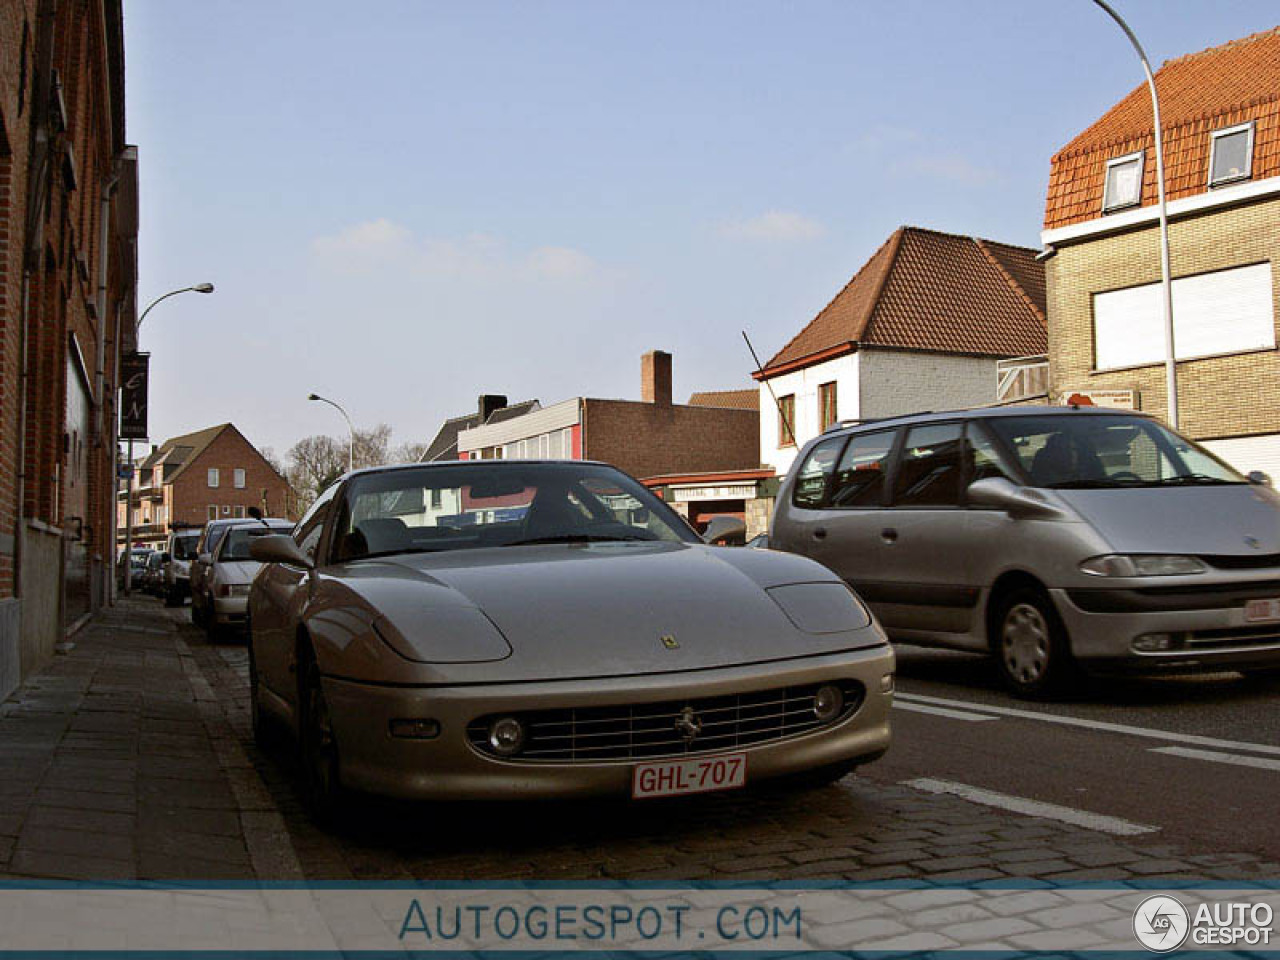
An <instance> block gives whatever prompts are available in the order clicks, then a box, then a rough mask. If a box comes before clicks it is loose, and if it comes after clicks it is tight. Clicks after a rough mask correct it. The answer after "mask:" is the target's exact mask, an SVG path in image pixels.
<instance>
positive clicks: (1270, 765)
mask: <svg viewBox="0 0 1280 960" xmlns="http://www.w3.org/2000/svg"><path fill="white" fill-rule="evenodd" d="M1151 752H1152V753H1165V754H1168V755H1169V756H1173V757H1187V758H1189V759H1191V760H1212V761H1214V762H1215V763H1234V764H1235V765H1236V766H1240V767H1257V768H1258V769H1259V770H1280V760H1268V759H1267V758H1266V757H1246V756H1244V755H1243V754H1240V753H1220V752H1218V751H1216V750H1190V749H1188V748H1187V747H1152V748H1151Z"/></svg>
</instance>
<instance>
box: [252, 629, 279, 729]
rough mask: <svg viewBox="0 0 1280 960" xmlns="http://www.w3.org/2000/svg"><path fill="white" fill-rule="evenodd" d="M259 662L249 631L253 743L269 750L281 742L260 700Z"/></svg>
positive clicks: (273, 723)
mask: <svg viewBox="0 0 1280 960" xmlns="http://www.w3.org/2000/svg"><path fill="white" fill-rule="evenodd" d="M258 685H259V680H258V661H257V659H256V658H255V657H254V655H253V631H252V630H250V631H249V723H250V725H251V727H252V728H253V742H254V743H256V744H257V745H258V746H259V747H261V748H262V749H263V750H269V749H271V748H272V747H274V746H276V744H277V743H278V742H279V737H278V736H277V734H278V733H279V730H278V726H277V724H276V723H275V722H274V721H273V720H272V718H271V717H269V716H267V713H266V711H265V710H263V709H262V703H261V701H260V700H259V698H258Z"/></svg>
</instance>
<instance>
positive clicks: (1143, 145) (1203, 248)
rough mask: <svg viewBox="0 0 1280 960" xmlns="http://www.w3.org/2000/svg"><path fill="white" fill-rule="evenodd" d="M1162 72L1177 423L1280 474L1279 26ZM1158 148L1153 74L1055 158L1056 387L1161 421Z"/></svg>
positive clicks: (1052, 333) (1049, 276) (1048, 240)
mask: <svg viewBox="0 0 1280 960" xmlns="http://www.w3.org/2000/svg"><path fill="white" fill-rule="evenodd" d="M1156 83H1157V89H1158V90H1159V93H1160V98H1161V113H1162V120H1163V121H1164V130H1163V133H1164V142H1165V152H1166V159H1165V168H1166V169H1165V174H1166V176H1165V180H1166V192H1167V196H1168V209H1169V217H1170V228H1169V241H1170V242H1169V248H1170V263H1171V273H1172V276H1173V302H1174V349H1175V356H1176V357H1177V361H1178V362H1177V380H1178V408H1179V409H1178V413H1179V418H1178V419H1179V424H1178V425H1179V429H1180V430H1181V431H1182V432H1183V433H1186V434H1187V435H1189V436H1191V437H1192V438H1194V439H1197V440H1200V441H1202V442H1204V443H1205V445H1206V446H1208V447H1210V448H1211V449H1213V450H1214V451H1215V452H1217V453H1218V454H1219V455H1221V456H1223V457H1224V458H1226V459H1227V460H1228V461H1230V462H1231V463H1233V465H1235V466H1236V467H1238V468H1240V469H1242V470H1246V471H1247V470H1253V469H1260V470H1264V471H1266V472H1268V473H1271V474H1272V475H1274V476H1280V352H1277V349H1276V347H1277V343H1280V327H1278V326H1277V318H1280V278H1278V277H1277V275H1276V272H1275V269H1274V263H1275V261H1276V259H1277V257H1278V256H1280V30H1272V31H1269V32H1267V33H1264V34H1258V35H1255V36H1252V37H1246V38H1244V39H1242V40H1237V41H1234V42H1232V43H1229V44H1225V45H1223V46H1221V47H1215V48H1212V49H1210V50H1206V51H1202V52H1200V53H1197V54H1192V55H1190V56H1187V57H1183V58H1180V59H1178V60H1173V61H1169V62H1167V63H1166V64H1164V66H1162V67H1161V69H1160V70H1159V71H1158V73H1157V74H1156ZM1153 149H1154V148H1153V137H1152V123H1151V104H1150V98H1149V95H1148V93H1147V89H1146V87H1145V85H1144V86H1142V87H1139V88H1137V89H1135V90H1134V91H1133V92H1132V93H1130V94H1129V96H1128V97H1126V98H1125V99H1124V100H1123V101H1121V102H1120V103H1119V104H1117V105H1116V106H1115V107H1113V108H1112V109H1111V110H1110V111H1108V112H1107V114H1105V115H1104V116H1103V117H1102V118H1101V119H1099V120H1098V122H1097V123H1095V124H1094V125H1092V126H1091V127H1089V129H1087V130H1085V131H1084V132H1083V133H1081V134H1080V135H1079V136H1078V137H1076V138H1075V139H1074V140H1073V141H1072V142H1071V143H1070V144H1068V145H1067V146H1066V147H1064V148H1063V149H1062V150H1061V151H1060V152H1059V153H1058V154H1057V155H1056V156H1055V157H1054V158H1053V169H1052V173H1051V176H1050V183H1049V191H1048V197H1047V202H1046V210H1045V231H1044V234H1043V241H1044V244H1045V247H1046V249H1047V251H1048V254H1049V255H1048V256H1047V258H1046V260H1045V280H1046V284H1047V308H1048V317H1049V359H1050V371H1051V372H1050V380H1051V385H1050V390H1051V394H1052V397H1053V399H1054V400H1056V401H1060V402H1061V401H1066V400H1069V399H1070V398H1071V397H1072V396H1073V395H1076V394H1083V395H1085V396H1093V397H1099V395H1101V394H1104V393H1105V392H1109V396H1107V398H1106V401H1105V402H1111V403H1117V404H1119V405H1127V404H1128V403H1132V405H1133V406H1135V407H1137V408H1138V409H1142V410H1145V411H1148V412H1151V413H1154V414H1156V415H1157V416H1160V417H1162V418H1166V419H1167V416H1168V394H1167V390H1166V385H1165V366H1164V358H1165V354H1166V345H1165V336H1164V327H1163V320H1162V312H1161V306H1160V304H1161V300H1160V287H1159V283H1160V251H1159V233H1158V226H1157V223H1158V221H1157V207H1156V184H1155V161H1154V153H1153Z"/></svg>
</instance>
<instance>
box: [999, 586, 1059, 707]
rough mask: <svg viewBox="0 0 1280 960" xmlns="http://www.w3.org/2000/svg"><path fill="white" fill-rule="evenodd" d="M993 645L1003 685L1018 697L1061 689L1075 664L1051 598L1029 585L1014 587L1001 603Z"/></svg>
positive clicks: (1038, 695)
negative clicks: (1015, 588)
mask: <svg viewBox="0 0 1280 960" xmlns="http://www.w3.org/2000/svg"><path fill="white" fill-rule="evenodd" d="M994 647H995V649H994V653H995V656H996V662H997V664H998V665H999V667H1000V676H1001V678H1002V679H1003V680H1004V683H1005V686H1007V687H1008V688H1009V689H1010V690H1011V691H1013V693H1015V694H1017V695H1018V696H1020V697H1042V696H1045V695H1047V694H1049V693H1052V692H1054V691H1056V690H1058V689H1060V688H1061V687H1062V686H1063V684H1064V683H1065V682H1066V679H1067V677H1068V675H1069V674H1070V673H1071V672H1072V667H1073V666H1074V664H1073V663H1072V661H1071V649H1070V643H1069V641H1068V639H1067V631H1066V630H1065V629H1064V628H1063V626H1062V622H1061V621H1060V620H1059V619H1058V612H1057V611H1056V610H1055V609H1054V608H1053V602H1052V601H1051V600H1050V599H1049V597H1048V596H1047V595H1046V594H1045V593H1044V591H1042V590H1037V589H1035V588H1032V587H1023V588H1021V589H1019V590H1015V591H1013V592H1012V593H1010V594H1009V595H1008V596H1007V597H1005V598H1004V601H1003V602H1002V603H1001V604H1000V608H999V611H998V613H997V616H996V635H995V643H994Z"/></svg>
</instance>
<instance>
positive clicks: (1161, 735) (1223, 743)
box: [893, 691, 1280, 757]
mask: <svg viewBox="0 0 1280 960" xmlns="http://www.w3.org/2000/svg"><path fill="white" fill-rule="evenodd" d="M893 696H894V700H895V703H896V701H898V700H902V701H904V702H907V703H923V704H929V705H932V706H938V707H952V708H955V709H959V710H985V711H986V712H987V713H994V714H996V715H997V716H1001V717H1019V718H1021V719H1024V720H1042V721H1044V722H1045V723H1058V724H1062V725H1063V726H1066V727H1082V728H1083V729H1086V730H1101V731H1103V732H1105V733H1121V734H1126V735H1128V736H1131V737H1146V738H1147V739H1149V740H1166V741H1168V742H1169V743H1186V744H1191V745H1193V746H1197V747H1216V748H1218V749H1220V750H1234V751H1244V752H1246V753H1261V754H1265V755H1267V756H1273V757H1280V747H1277V746H1272V745H1271V744H1267V743H1248V742H1246V741H1242V740H1220V739H1218V738H1217V737H1201V736H1197V735H1195V734H1193V733H1174V732H1172V731H1169V730H1155V729H1153V728H1151V727H1133V726H1129V725H1128V724H1126V723H1109V722H1108V721H1106V720H1086V719H1084V718H1083V717H1064V716H1062V715H1060V714H1056V713H1042V712H1040V711H1038V710H1020V709H1018V708H1017V707H996V706H989V705H987V704H985V703H971V702H970V701H968V700H948V699H945V698H943V697H926V696H924V695H923V694H919V693H902V692H901V691H898V692H896V693H894V695H893Z"/></svg>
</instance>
